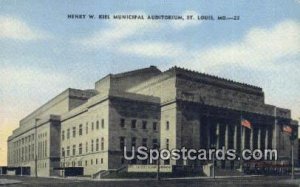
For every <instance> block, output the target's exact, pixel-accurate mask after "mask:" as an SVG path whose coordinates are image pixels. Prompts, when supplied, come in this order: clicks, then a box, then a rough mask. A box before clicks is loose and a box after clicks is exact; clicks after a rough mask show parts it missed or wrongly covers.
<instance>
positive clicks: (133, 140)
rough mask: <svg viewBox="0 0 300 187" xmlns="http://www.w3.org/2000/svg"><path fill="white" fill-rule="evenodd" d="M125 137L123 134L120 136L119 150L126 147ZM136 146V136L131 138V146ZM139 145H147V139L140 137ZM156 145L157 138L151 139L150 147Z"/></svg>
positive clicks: (155, 146)
mask: <svg viewBox="0 0 300 187" xmlns="http://www.w3.org/2000/svg"><path fill="white" fill-rule="evenodd" d="M126 146H127V144H126V138H125V136H120V150H124V147H126ZM136 146H137V138H136V137H132V138H131V147H136ZM141 146H144V147H148V139H147V138H142V140H141ZM158 146H159V145H158V140H157V139H156V138H155V139H152V148H157V147H158Z"/></svg>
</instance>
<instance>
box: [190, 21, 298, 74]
mask: <svg viewBox="0 0 300 187" xmlns="http://www.w3.org/2000/svg"><path fill="white" fill-rule="evenodd" d="M299 33H300V24H299V23H297V22H295V21H285V22H281V23H279V24H278V25H276V26H275V27H272V28H270V29H264V28H253V29H251V30H250V31H249V32H248V33H247V35H246V36H245V37H244V39H243V40H242V41H238V42H234V43H230V44H225V45H222V46H215V47H213V48H211V49H207V50H205V51H203V52H200V53H197V52H196V53H195V55H192V56H194V58H193V59H192V60H191V61H190V63H193V64H195V63H201V66H202V67H203V65H204V64H203V63H204V62H205V66H207V67H210V66H216V65H221V64H223V65H224V64H237V65H240V66H247V67H252V68H259V69H261V68H266V67H270V65H271V64H273V65H274V63H275V62H276V61H278V60H280V59H281V58H284V57H289V56H293V55H297V54H299V53H300V35H299Z"/></svg>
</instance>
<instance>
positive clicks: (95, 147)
mask: <svg viewBox="0 0 300 187" xmlns="http://www.w3.org/2000/svg"><path fill="white" fill-rule="evenodd" d="M71 148H72V150H71ZM99 150H101V151H103V150H104V138H101V140H100V139H98V138H97V139H96V140H91V144H90V152H94V151H99ZM71 151H72V155H71ZM88 152H89V144H88V142H86V143H85V153H86V154H87V153H88ZM77 154H78V155H82V154H83V144H82V143H80V144H79V145H78V152H76V145H72V147H70V146H67V147H66V150H65V148H64V147H62V149H61V156H62V157H66V156H67V157H68V156H75V155H77Z"/></svg>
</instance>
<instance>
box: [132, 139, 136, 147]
mask: <svg viewBox="0 0 300 187" xmlns="http://www.w3.org/2000/svg"><path fill="white" fill-rule="evenodd" d="M135 146H136V137H132V138H131V147H135Z"/></svg>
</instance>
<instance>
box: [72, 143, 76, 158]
mask: <svg viewBox="0 0 300 187" xmlns="http://www.w3.org/2000/svg"><path fill="white" fill-rule="evenodd" d="M72 154H73V156H74V155H76V145H73V153H72Z"/></svg>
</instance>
